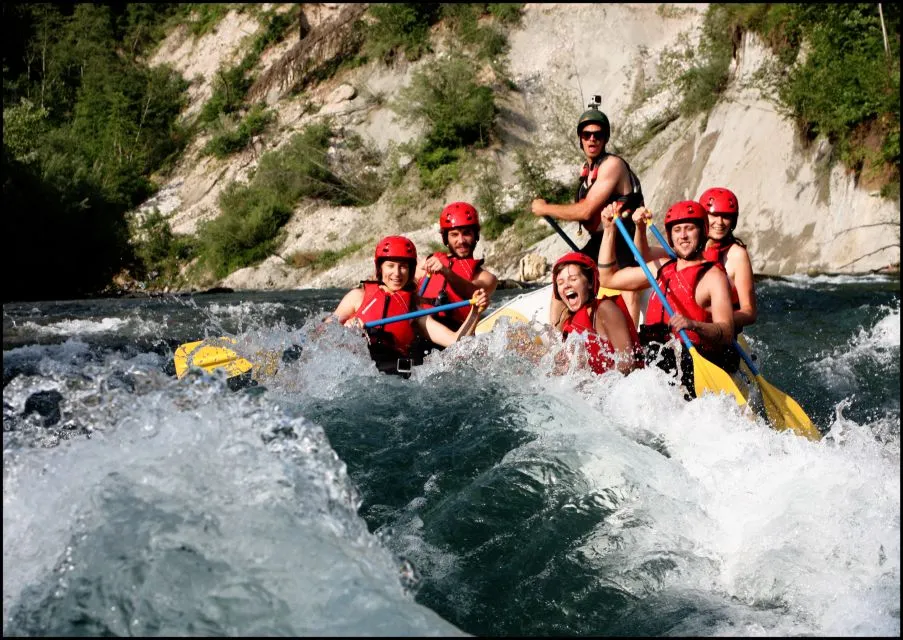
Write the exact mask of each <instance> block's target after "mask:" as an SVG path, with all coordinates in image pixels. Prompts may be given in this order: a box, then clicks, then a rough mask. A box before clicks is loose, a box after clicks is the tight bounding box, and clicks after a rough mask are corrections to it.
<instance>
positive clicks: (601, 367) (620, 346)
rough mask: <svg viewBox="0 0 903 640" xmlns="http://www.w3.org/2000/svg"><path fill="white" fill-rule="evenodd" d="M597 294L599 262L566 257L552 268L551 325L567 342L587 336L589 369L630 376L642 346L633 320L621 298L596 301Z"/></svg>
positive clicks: (574, 254) (584, 257)
mask: <svg viewBox="0 0 903 640" xmlns="http://www.w3.org/2000/svg"><path fill="white" fill-rule="evenodd" d="M598 293H599V271H598V270H597V269H596V262H595V261H594V260H593V259H592V258H590V257H589V256H587V255H586V254H584V253H579V252H576V251H573V252H571V253H566V254H565V255H563V256H562V257H561V258H559V259H558V261H557V262H556V263H555V266H554V267H553V268H552V302H551V304H550V306H549V321H550V322H551V323H552V324H553V325H555V327H556V328H558V329H560V330H561V332H562V335H563V337H564V338H567V337H568V335H569V334H571V333H580V334H582V333H585V334H587V342H586V351H587V355H588V361H589V366H590V368H591V369H592V370H593V371H594V372H595V373H605V372H606V371H609V370H611V369H613V368H617V370H618V371H620V372H621V373H630V372H631V371H632V370H633V369H634V368H636V366H637V360H636V357H637V355H638V349H639V346H640V344H639V338H638V336H637V331H636V327H635V326H634V324H633V319H632V318H631V317H630V312H629V311H628V310H627V305H626V304H624V301H623V300H622V299H621V296H613V297H609V296H604V297H602V298H597V297H596V296H597V295H598Z"/></svg>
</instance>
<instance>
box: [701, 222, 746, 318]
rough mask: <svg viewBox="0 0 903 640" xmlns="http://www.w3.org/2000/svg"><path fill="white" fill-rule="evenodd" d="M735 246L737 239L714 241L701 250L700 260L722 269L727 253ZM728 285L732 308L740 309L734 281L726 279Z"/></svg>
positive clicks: (738, 295) (725, 262)
mask: <svg viewBox="0 0 903 640" xmlns="http://www.w3.org/2000/svg"><path fill="white" fill-rule="evenodd" d="M735 244H739V243H738V242H737V239H736V238H734V237H733V236H731V237H730V239H729V240H728V241H727V242H719V241H717V240H716V241H715V244H713V245H712V246H711V247H709V248H707V249H705V250H703V252H702V259H703V260H706V261H708V262H717V263H719V264H720V265H721V266H722V267H724V266H725V265H726V264H727V252H728V251H730V250H731V247H733V246H734V245H735ZM727 281H728V283H729V284H730V285H731V305H732V306H733V308H734V311H736V310H737V309H739V308H740V294H738V293H737V287H736V285H735V284H734V281H733V280H731V279H730V277H728V279H727Z"/></svg>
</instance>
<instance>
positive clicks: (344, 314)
mask: <svg viewBox="0 0 903 640" xmlns="http://www.w3.org/2000/svg"><path fill="white" fill-rule="evenodd" d="M363 301H364V290H363V289H362V288H361V287H358V288H356V289H352V290H351V291H349V292H348V293H346V294H345V297H344V298H342V301H341V302H339V306H337V307H336V308H335V311H333V312H332V315H333V316H334V317H335V318H336V319H337V320H338V321H339V322H341V323H342V324H344V323H345V322H346V321H347V320H348V319H349V318H351V317H352V316H353V315H354V314H355V313H357V310H358V309H360V308H361V303H362V302H363ZM327 320H330V318H327Z"/></svg>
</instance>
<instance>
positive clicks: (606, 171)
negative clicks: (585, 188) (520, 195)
mask: <svg viewBox="0 0 903 640" xmlns="http://www.w3.org/2000/svg"><path fill="white" fill-rule="evenodd" d="M625 171H626V169H625V168H624V167H623V165H622V163H621V162H620V161H619V160H618V159H617V158H614V157H609V158H606V159H605V160H604V161H603V162H602V165H601V166H600V167H599V175H598V176H597V177H596V181H595V182H593V185H592V186H591V187H590V188H589V192H588V193H587V194H586V198H584V199H583V200H581V201H580V202H575V203H573V204H549V203H548V202H546V201H545V200H542V199H536V200H534V201H533V204H532V210H533V215H535V216H552V217H553V218H557V219H559V220H577V221H583V222H585V221H587V220H589V219H590V218H592V216H593V214H594V213H595V212H596V211H598V210H599V209H601V208H602V205H604V204H605V203H606V202H607V201H608V199H609V198H611V196H612V194H613V193H614V192H615V190H616V189H617V187H618V183H619V182H620V180H621V177H622V174H623V173H624V172H625Z"/></svg>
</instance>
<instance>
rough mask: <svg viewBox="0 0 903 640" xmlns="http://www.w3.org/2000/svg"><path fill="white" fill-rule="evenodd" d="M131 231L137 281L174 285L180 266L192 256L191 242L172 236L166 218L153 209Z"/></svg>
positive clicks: (193, 245)
mask: <svg viewBox="0 0 903 640" xmlns="http://www.w3.org/2000/svg"><path fill="white" fill-rule="evenodd" d="M135 227H136V228H135V229H134V230H133V231H132V233H131V236H132V238H136V239H135V240H133V245H134V251H135V257H136V258H137V260H138V265H139V270H138V273H137V276H138V278H139V279H148V280H151V281H154V282H156V283H158V284H160V285H168V284H172V283H174V282H176V281H177V279H178V277H179V271H180V268H181V265H182V264H184V263H185V262H187V261H189V260H191V259H192V258H193V257H194V254H195V244H194V241H193V240H192V238H190V237H187V236H182V235H176V234H174V233H173V232H172V228H171V227H170V226H169V222H167V220H166V218H165V217H164V216H163V215H162V214H161V213H160V212H159V211H158V210H157V209H154V210H153V211H152V212H151V213H149V214H148V215H147V216H145V218H144V220H143V221H142V222H141V223H138V224H136V225H135Z"/></svg>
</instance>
